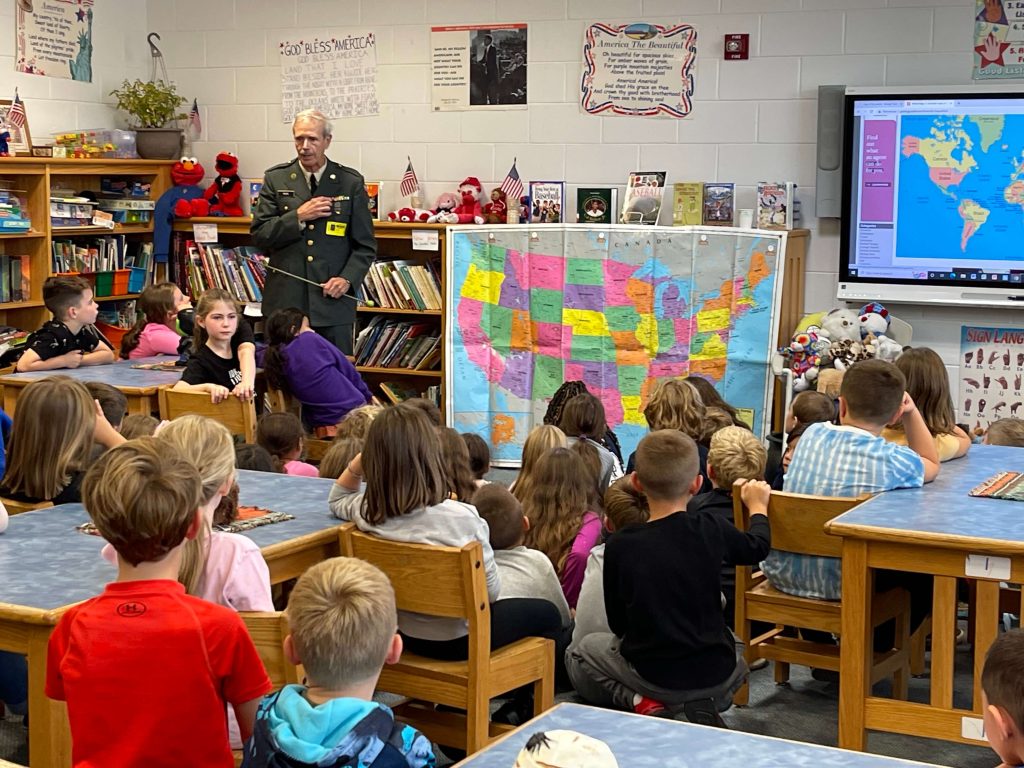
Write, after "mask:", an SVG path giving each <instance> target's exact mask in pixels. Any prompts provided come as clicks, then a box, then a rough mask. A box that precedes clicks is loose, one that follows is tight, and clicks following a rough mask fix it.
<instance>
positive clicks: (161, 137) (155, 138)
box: [135, 128, 184, 160]
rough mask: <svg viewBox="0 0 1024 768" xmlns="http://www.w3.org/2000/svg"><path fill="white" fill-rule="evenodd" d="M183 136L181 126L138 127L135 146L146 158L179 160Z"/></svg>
mask: <svg viewBox="0 0 1024 768" xmlns="http://www.w3.org/2000/svg"><path fill="white" fill-rule="evenodd" d="M183 138H184V137H183V135H182V132H181V129H180V128H136V129H135V148H136V150H137V151H138V153H139V157H141V158H144V159H146V160H177V159H178V158H179V157H181V148H182V140H183Z"/></svg>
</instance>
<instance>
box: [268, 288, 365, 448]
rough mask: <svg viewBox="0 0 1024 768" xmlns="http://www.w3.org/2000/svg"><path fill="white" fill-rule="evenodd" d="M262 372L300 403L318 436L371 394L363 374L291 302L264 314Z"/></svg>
mask: <svg viewBox="0 0 1024 768" xmlns="http://www.w3.org/2000/svg"><path fill="white" fill-rule="evenodd" d="M266 334H267V349H266V351H265V352H264V354H263V372H264V374H265V375H266V377H267V384H269V385H270V386H271V387H273V388H274V389H277V390H280V391H281V392H284V393H285V394H289V395H292V396H293V397H294V398H295V399H296V400H298V401H299V402H300V403H301V404H302V420H303V421H304V422H305V423H306V425H307V426H308V427H309V428H310V429H311V430H312V431H313V436H314V437H317V438H322V439H326V438H331V437H334V435H335V433H336V432H337V424H338V422H339V421H341V420H342V419H343V418H345V414H347V413H348V412H349V411H351V410H352V409H353V408H358V407H359V406H361V405H366V404H367V403H369V402H370V401H371V399H372V397H373V395H372V394H371V393H370V390H369V389H368V388H367V386H366V384H365V383H364V382H363V379H362V377H361V376H360V375H359V372H358V371H357V370H356V367H355V366H354V365H352V362H351V361H350V360H349V359H348V358H347V357H345V355H343V354H342V353H341V352H340V351H339V350H338V348H337V347H336V346H334V344H332V343H331V342H329V341H327V339H325V338H324V337H323V336H320V335H319V334H318V333H317V332H316V331H314V330H313V329H312V328H310V327H309V318H308V317H306V315H305V314H304V313H303V312H302V310H300V309H295V308H294V307H291V308H288V309H279V310H277V311H276V312H274V313H273V314H272V315H271V316H270V317H269V318H267V326H266Z"/></svg>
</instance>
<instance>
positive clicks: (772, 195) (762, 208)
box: [757, 181, 797, 229]
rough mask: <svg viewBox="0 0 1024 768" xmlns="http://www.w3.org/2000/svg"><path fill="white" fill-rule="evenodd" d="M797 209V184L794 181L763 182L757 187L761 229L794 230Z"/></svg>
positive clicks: (758, 222) (759, 226)
mask: <svg viewBox="0 0 1024 768" xmlns="http://www.w3.org/2000/svg"><path fill="white" fill-rule="evenodd" d="M796 207H797V206H796V184H794V183H793V182H792V181H782V182H768V181H762V182H760V183H759V184H758V185H757V226H758V228H759V229H792V228H793V224H794V220H795V214H796Z"/></svg>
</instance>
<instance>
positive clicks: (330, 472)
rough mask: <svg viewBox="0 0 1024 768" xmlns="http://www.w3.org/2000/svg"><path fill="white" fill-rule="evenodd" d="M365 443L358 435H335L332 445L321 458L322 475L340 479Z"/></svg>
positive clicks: (320, 469)
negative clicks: (339, 436)
mask: <svg viewBox="0 0 1024 768" xmlns="http://www.w3.org/2000/svg"><path fill="white" fill-rule="evenodd" d="M364 443H365V441H364V440H362V439H361V438H358V437H342V438H338V437H335V438H334V439H333V440H332V441H331V447H330V448H328V449H327V452H326V453H325V454H324V457H323V458H322V459H320V467H319V471H320V477H329V478H331V479H332V480H336V479H338V477H339V476H340V475H341V473H342V472H344V471H345V467H347V466H348V463H349V462H350V461H352V459H354V458H355V457H356V456H358V455H359V453H360V452H361V451H362V450H363V444H364Z"/></svg>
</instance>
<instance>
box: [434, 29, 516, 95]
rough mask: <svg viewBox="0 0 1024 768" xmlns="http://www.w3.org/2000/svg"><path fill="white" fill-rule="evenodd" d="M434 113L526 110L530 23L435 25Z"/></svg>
mask: <svg viewBox="0 0 1024 768" xmlns="http://www.w3.org/2000/svg"><path fill="white" fill-rule="evenodd" d="M430 48H431V85H430V92H431V105H432V106H433V109H434V111H435V112H444V111H457V110H476V109H526V61H527V58H526V25H525V24H478V25H475V26H458V27H452V26H449V27H431V28H430Z"/></svg>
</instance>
